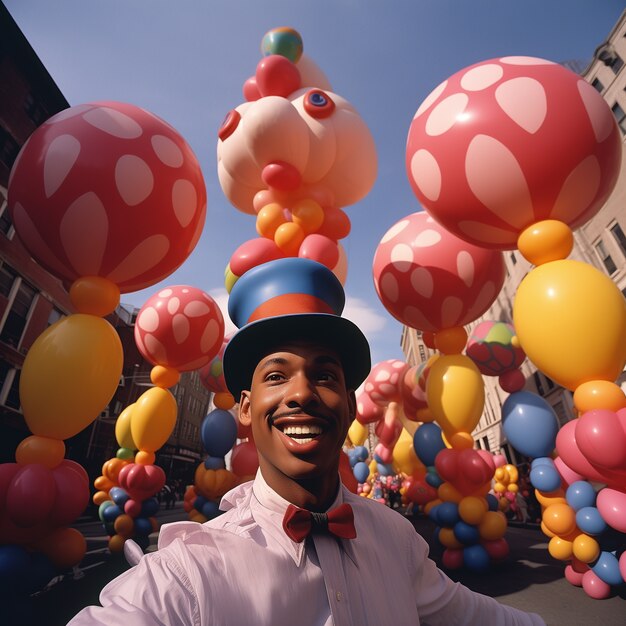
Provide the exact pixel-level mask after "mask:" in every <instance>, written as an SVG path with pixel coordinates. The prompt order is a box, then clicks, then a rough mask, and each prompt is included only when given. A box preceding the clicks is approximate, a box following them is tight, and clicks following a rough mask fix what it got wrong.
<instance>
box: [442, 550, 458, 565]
mask: <svg viewBox="0 0 626 626" xmlns="http://www.w3.org/2000/svg"><path fill="white" fill-rule="evenodd" d="M441 563H442V565H443V566H444V567H445V568H446V569H459V568H460V567H463V550H458V549H457V550H455V549H454V548H447V549H446V550H444V551H443V554H442V555H441Z"/></svg>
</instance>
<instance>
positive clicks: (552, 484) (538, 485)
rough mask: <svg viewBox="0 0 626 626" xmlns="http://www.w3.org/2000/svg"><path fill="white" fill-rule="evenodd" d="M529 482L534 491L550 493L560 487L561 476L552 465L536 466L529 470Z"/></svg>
mask: <svg viewBox="0 0 626 626" xmlns="http://www.w3.org/2000/svg"><path fill="white" fill-rule="evenodd" d="M507 436H508V435H507ZM530 482H531V483H532V485H533V487H534V488H535V489H539V490H540V491H545V492H547V493H550V492H551V491H556V490H557V489H558V488H559V487H560V486H561V476H560V474H559V473H558V472H557V470H556V468H555V467H554V464H550V465H547V464H546V465H537V466H536V467H533V468H532V469H531V470H530Z"/></svg>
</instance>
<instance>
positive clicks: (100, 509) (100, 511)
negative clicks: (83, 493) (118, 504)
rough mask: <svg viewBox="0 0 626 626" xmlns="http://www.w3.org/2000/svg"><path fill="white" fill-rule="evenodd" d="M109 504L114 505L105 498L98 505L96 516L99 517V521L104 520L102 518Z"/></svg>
mask: <svg viewBox="0 0 626 626" xmlns="http://www.w3.org/2000/svg"><path fill="white" fill-rule="evenodd" d="M110 506H114V504H113V502H111V500H105V501H104V502H103V503H102V504H101V505H100V506H99V507H98V517H99V518H100V521H101V522H105V521H106V520H105V519H104V512H105V511H106V510H107V509H108V508H109V507H110Z"/></svg>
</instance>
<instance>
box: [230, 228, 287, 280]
mask: <svg viewBox="0 0 626 626" xmlns="http://www.w3.org/2000/svg"><path fill="white" fill-rule="evenodd" d="M284 257H285V254H284V253H283V251H282V250H281V249H280V248H279V247H278V246H277V245H276V244H275V243H274V240H273V239H267V238H265V237H258V238H257V239H250V240H248V241H246V242H244V243H242V244H241V245H240V246H239V247H238V248H237V249H236V250H235V251H234V252H233V254H232V256H231V257H230V271H231V272H232V273H233V274H235V276H243V275H244V274H245V273H246V272H247V271H248V270H250V269H252V268H253V267H256V266H257V265H261V264H262V263H267V262H268V261H275V260H276V259H283V258H284Z"/></svg>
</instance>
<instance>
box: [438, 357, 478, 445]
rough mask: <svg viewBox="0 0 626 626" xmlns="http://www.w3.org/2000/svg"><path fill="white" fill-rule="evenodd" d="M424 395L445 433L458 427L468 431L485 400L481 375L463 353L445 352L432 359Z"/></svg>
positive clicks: (457, 430) (453, 431)
mask: <svg viewBox="0 0 626 626" xmlns="http://www.w3.org/2000/svg"><path fill="white" fill-rule="evenodd" d="M426 396H427V398H428V408H429V409H430V411H431V412H432V414H433V415H434V416H435V420H436V421H437V422H438V423H439V425H440V426H441V428H442V429H443V431H444V433H446V436H447V437H450V436H451V435H454V434H455V433H457V432H459V431H461V432H465V433H471V432H472V430H474V428H475V427H476V425H477V424H478V421H479V420H480V416H481V415H482V412H483V408H484V404H485V388H484V383H483V379H482V376H481V375H480V372H479V371H478V368H477V367H476V365H474V363H473V361H472V360H471V359H470V358H469V357H467V356H464V355H462V354H446V355H443V356H440V357H439V358H438V359H437V360H436V361H435V362H434V363H433V365H432V367H431V368H430V374H429V375H428V381H427V383H426ZM453 446H454V443H453Z"/></svg>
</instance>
